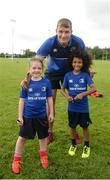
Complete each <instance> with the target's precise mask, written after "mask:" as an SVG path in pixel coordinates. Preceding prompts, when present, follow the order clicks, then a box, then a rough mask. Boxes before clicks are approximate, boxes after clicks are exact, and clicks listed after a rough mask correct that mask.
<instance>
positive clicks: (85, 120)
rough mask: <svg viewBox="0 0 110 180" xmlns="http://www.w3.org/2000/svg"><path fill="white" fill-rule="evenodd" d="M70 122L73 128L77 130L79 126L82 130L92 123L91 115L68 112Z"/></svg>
mask: <svg viewBox="0 0 110 180" xmlns="http://www.w3.org/2000/svg"><path fill="white" fill-rule="evenodd" d="M68 121H69V126H70V127H71V128H76V127H77V125H78V124H79V125H80V126H81V127H82V128H87V127H88V126H89V124H91V123H92V121H91V119H90V117H89V113H82V112H81V113H80V112H72V111H68Z"/></svg>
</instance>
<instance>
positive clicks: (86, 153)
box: [82, 146, 90, 158]
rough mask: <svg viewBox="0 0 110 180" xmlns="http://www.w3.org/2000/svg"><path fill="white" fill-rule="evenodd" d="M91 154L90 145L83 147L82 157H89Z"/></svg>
mask: <svg viewBox="0 0 110 180" xmlns="http://www.w3.org/2000/svg"><path fill="white" fill-rule="evenodd" d="M89 156H90V147H88V146H84V147H83V153H82V158H88V157H89Z"/></svg>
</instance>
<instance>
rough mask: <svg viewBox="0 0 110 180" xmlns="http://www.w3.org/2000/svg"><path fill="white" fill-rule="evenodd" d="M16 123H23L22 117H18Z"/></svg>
mask: <svg viewBox="0 0 110 180" xmlns="http://www.w3.org/2000/svg"><path fill="white" fill-rule="evenodd" d="M17 123H18V125H19V126H22V125H23V118H18V119H17Z"/></svg>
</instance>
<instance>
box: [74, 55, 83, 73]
mask: <svg viewBox="0 0 110 180" xmlns="http://www.w3.org/2000/svg"><path fill="white" fill-rule="evenodd" d="M72 67H73V71H74V72H76V73H79V72H80V71H81V69H82V68H83V61H82V59H80V58H77V57H74V59H73V61H72Z"/></svg>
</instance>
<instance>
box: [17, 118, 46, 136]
mask: <svg viewBox="0 0 110 180" xmlns="http://www.w3.org/2000/svg"><path fill="white" fill-rule="evenodd" d="M23 121H24V122H23V126H21V127H20V132H19V136H21V137H23V138H26V139H34V137H35V136H36V134H37V135H38V139H43V138H46V137H48V119H47V116H45V117H43V118H25V117H23Z"/></svg>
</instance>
